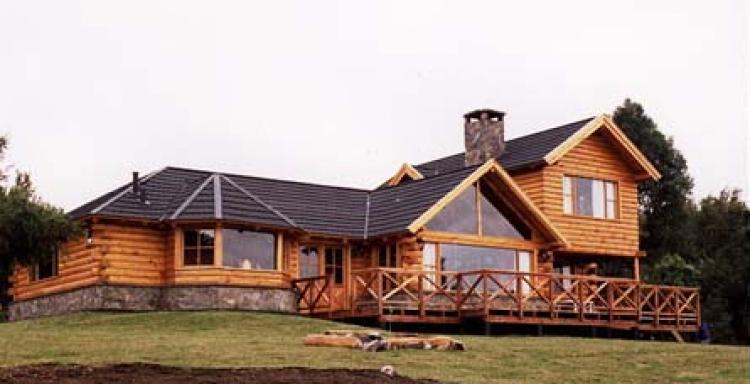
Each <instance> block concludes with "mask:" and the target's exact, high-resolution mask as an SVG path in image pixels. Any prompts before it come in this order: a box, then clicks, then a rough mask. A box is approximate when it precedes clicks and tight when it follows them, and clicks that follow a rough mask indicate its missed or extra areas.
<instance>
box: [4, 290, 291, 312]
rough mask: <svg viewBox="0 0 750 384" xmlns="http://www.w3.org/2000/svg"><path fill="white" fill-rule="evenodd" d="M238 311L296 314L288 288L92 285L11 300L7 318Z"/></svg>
mask: <svg viewBox="0 0 750 384" xmlns="http://www.w3.org/2000/svg"><path fill="white" fill-rule="evenodd" d="M211 309H224V310H242V311H265V312H282V313H296V312H297V306H296V298H295V294H294V292H293V291H292V290H290V289H281V288H255V287H227V286H173V287H134V286H123V285H96V286H90V287H83V288H79V289H75V290H72V291H68V292H62V293H56V294H51V295H48V296H43V297H37V298H34V299H29V300H23V301H18V302H14V303H12V304H11V305H10V308H9V310H8V319H9V320H11V321H15V320H23V319H29V318H35V317H43V316H53V315H60V314H64V313H70V312H80V311H160V310H161V311H180V310H211Z"/></svg>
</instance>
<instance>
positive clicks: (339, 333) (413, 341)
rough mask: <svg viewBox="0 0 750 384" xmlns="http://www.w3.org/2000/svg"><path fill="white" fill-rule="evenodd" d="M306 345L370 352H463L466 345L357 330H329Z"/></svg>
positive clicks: (444, 338) (436, 338)
mask: <svg viewBox="0 0 750 384" xmlns="http://www.w3.org/2000/svg"><path fill="white" fill-rule="evenodd" d="M303 342H304V344H305V345H308V346H318V347H346V348H355V349H362V350H364V351H368V352H379V351H391V350H396V349H422V350H431V349H434V350H438V351H463V350H464V349H465V346H464V343H463V342H461V341H459V340H456V339H453V338H451V337H448V336H424V335H419V334H406V333H403V334H393V335H392V336H390V337H385V336H383V334H381V333H380V332H374V331H367V332H363V331H355V330H329V331H325V332H324V333H322V334H312V335H308V336H307V337H305V339H304V341H303Z"/></svg>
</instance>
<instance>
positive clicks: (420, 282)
mask: <svg viewBox="0 0 750 384" xmlns="http://www.w3.org/2000/svg"><path fill="white" fill-rule="evenodd" d="M423 277H424V275H423V273H422V272H419V275H417V298H418V300H419V303H418V304H417V305H418V308H419V317H420V318H424V317H425V315H426V314H427V312H426V311H425V308H424V290H423V288H424V287H423V285H424V281H423V280H422V278H423Z"/></svg>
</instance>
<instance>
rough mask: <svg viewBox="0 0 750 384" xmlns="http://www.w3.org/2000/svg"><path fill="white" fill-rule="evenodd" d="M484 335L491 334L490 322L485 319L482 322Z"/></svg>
mask: <svg viewBox="0 0 750 384" xmlns="http://www.w3.org/2000/svg"><path fill="white" fill-rule="evenodd" d="M484 335H485V336H492V323H490V322H488V321H485V322H484Z"/></svg>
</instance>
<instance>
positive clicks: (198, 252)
mask: <svg viewBox="0 0 750 384" xmlns="http://www.w3.org/2000/svg"><path fill="white" fill-rule="evenodd" d="M182 237H183V244H182V245H183V265H214V240H215V238H216V232H215V231H214V230H213V229H186V230H184V231H183V234H182Z"/></svg>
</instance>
